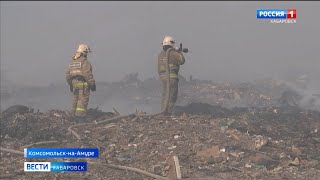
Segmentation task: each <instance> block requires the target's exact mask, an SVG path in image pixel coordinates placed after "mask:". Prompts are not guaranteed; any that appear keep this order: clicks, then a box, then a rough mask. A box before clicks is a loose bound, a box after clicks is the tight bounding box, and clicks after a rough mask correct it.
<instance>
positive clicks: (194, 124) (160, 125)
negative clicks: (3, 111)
mask: <svg viewBox="0 0 320 180" xmlns="http://www.w3.org/2000/svg"><path fill="white" fill-rule="evenodd" d="M176 111H177V113H176V114H175V115H174V116H172V117H168V116H155V117H152V118H149V117H137V116H132V117H130V118H125V119H120V120H118V121H116V122H113V123H106V124H103V125H99V126H97V125H87V126H81V127H79V128H75V130H76V131H77V132H78V133H79V134H80V136H81V137H83V140H80V141H78V140H76V138H75V137H74V136H72V135H71V134H69V133H68V132H67V129H68V127H69V126H71V125H73V124H74V122H72V120H71V119H70V118H69V117H68V114H67V113H66V112H63V111H49V112H46V113H25V114H22V115H17V114H12V115H10V116H7V117H5V118H3V117H2V118H1V147H4V148H9V149H14V150H20V151H23V148H21V147H22V146H24V145H27V144H30V143H35V142H39V141H48V140H57V141H59V143H58V144H54V145H42V146H38V147H97V148H99V151H100V155H99V156H100V158H99V159H90V161H91V162H99V163H102V164H106V163H112V164H116V165H123V166H129V167H135V168H139V169H142V170H145V171H148V172H151V173H154V174H158V175H160V176H164V177H168V176H170V173H171V172H170V171H171V168H172V167H171V166H170V161H171V160H172V156H173V155H176V156H178V158H179V161H180V165H181V171H182V177H183V178H191V177H192V178H196V177H212V178H214V179H319V177H320V163H319V162H320V151H319V147H320V133H319V130H320V113H319V112H318V111H310V110H303V109H299V108H296V107H266V108H234V109H225V108H222V107H219V106H210V105H208V104H190V105H188V106H184V107H177V108H176ZM91 115H92V116H91V120H92V121H93V120H94V119H97V118H99V117H102V116H107V117H113V116H115V115H114V114H113V113H104V112H101V111H96V112H94V111H92V114H91ZM259 145H260V146H259ZM66 160H69V161H75V159H54V160H52V161H66ZM81 160H82V161H89V159H77V160H76V161H81ZM24 161H47V159H36V160H35V159H24V158H23V157H22V156H19V155H14V154H10V153H5V152H1V165H0V173H1V175H5V174H14V172H15V171H16V170H17V169H22V168H23V162H24ZM84 177H85V179H150V178H147V177H146V176H143V175H140V174H136V173H133V172H130V171H121V170H115V169H110V168H107V167H101V166H97V165H92V164H89V165H88V173H87V174H84V173H25V174H23V175H18V176H15V177H14V178H10V179H83V178H84Z"/></svg>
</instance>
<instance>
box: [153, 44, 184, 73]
mask: <svg viewBox="0 0 320 180" xmlns="http://www.w3.org/2000/svg"><path fill="white" fill-rule="evenodd" d="M166 63H167V58H166V50H162V51H161V52H160V54H159V56H158V73H159V76H160V79H166V78H167V74H166V69H167V65H166ZM184 63H185V58H184V56H183V54H182V53H181V52H179V51H176V50H171V51H170V53H169V75H170V78H175V79H178V73H179V69H180V65H183V64H184Z"/></svg>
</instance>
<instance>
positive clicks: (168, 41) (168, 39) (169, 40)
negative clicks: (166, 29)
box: [162, 36, 175, 46]
mask: <svg viewBox="0 0 320 180" xmlns="http://www.w3.org/2000/svg"><path fill="white" fill-rule="evenodd" d="M174 43H175V40H174V39H173V37H171V36H166V37H164V39H163V42H162V46H165V45H170V46H174Z"/></svg>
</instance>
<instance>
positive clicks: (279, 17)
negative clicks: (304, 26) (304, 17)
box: [257, 9, 297, 24]
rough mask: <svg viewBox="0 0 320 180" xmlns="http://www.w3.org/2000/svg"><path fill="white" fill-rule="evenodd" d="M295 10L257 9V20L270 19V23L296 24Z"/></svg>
mask: <svg viewBox="0 0 320 180" xmlns="http://www.w3.org/2000/svg"><path fill="white" fill-rule="evenodd" d="M296 18H297V10H296V9H257V19H270V23H286V24H290V23H296Z"/></svg>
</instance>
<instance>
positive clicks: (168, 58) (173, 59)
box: [158, 36, 185, 114]
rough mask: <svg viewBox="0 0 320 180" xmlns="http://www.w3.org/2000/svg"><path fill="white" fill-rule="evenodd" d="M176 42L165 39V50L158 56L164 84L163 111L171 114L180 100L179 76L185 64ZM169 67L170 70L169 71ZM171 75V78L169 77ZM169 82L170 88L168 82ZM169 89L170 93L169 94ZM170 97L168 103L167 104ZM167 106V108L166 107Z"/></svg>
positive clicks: (167, 37) (171, 39)
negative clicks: (181, 66) (181, 67)
mask: <svg viewBox="0 0 320 180" xmlns="http://www.w3.org/2000/svg"><path fill="white" fill-rule="evenodd" d="M174 44H175V40H174V39H173V38H172V37H171V36H166V37H165V38H164V39H163V42H162V46H163V49H162V51H161V52H160V54H159V56H158V73H159V76H160V80H161V83H162V96H161V111H162V112H165V114H171V113H172V111H173V108H174V105H175V103H176V101H177V98H178V82H179V78H178V74H179V69H180V65H183V64H184V63H185V58H184V56H183V54H182V53H181V52H180V51H178V50H177V49H175V48H174ZM168 67H169V69H167V68H168ZM168 74H169V77H168V76H167V75H168ZM168 80H169V86H170V87H169V88H168V87H167V81H168ZM168 89H169V92H167V91H168ZM167 96H168V102H167V103H166V101H167V99H166V97H167ZM166 105H167V107H165V106H166Z"/></svg>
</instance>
